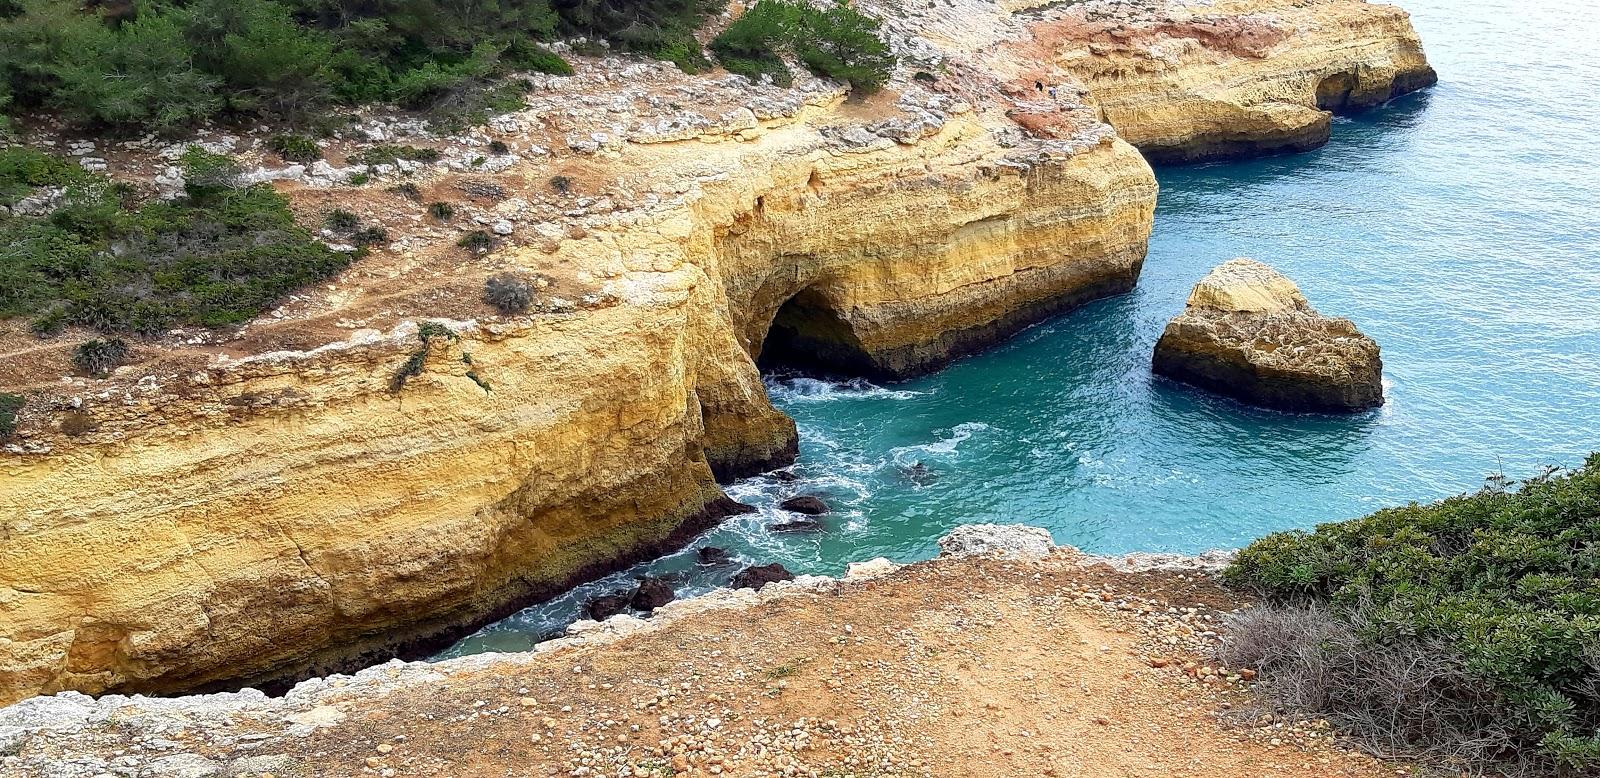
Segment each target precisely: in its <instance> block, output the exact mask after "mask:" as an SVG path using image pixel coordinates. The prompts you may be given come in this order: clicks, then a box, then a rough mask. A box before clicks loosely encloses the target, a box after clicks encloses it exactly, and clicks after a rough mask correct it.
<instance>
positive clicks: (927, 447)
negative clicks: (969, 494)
mask: <svg viewBox="0 0 1600 778" xmlns="http://www.w3.org/2000/svg"><path fill="white" fill-rule="evenodd" d="M988 429H991V428H990V426H989V425H987V424H984V423H983V422H981V421H967V422H962V423H960V424H957V425H956V426H955V427H953V428H951V430H950V436H949V437H944V438H940V439H938V440H935V441H933V442H932V443H921V444H918V445H915V446H896V447H895V448H892V449H889V459H890V461H892V462H894V464H896V465H898V466H900V467H910V466H911V465H914V464H916V463H917V462H918V461H920V460H921V458H922V457H926V456H934V457H948V456H950V455H953V454H955V453H956V451H957V450H958V449H959V448H960V447H961V444H962V443H963V442H965V441H967V440H969V439H971V438H972V436H973V435H975V434H977V433H979V432H982V431H984V430H988Z"/></svg>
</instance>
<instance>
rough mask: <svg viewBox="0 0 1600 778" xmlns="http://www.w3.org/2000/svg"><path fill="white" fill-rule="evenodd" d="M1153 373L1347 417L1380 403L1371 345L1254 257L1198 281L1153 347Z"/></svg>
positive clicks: (1377, 364) (1379, 374) (1379, 369)
mask: <svg viewBox="0 0 1600 778" xmlns="http://www.w3.org/2000/svg"><path fill="white" fill-rule="evenodd" d="M1153 368H1154V370H1155V372H1156V374H1158V375H1163V376H1167V377H1168V378H1173V379H1176V380H1179V381H1183V382H1184V383H1188V384H1193V385H1195V386H1199V387H1201V388H1204V389H1208V390H1211V391H1214V392H1217V393H1219V394H1225V395H1227V396H1229V397H1234V398H1237V399H1239V400H1243V401H1245V402H1248V403H1252V404H1255V405H1261V406H1265V407H1268V408H1277V409H1280V410H1288V411H1323V412H1329V411H1331V412H1351V411H1360V410H1364V409H1366V408H1371V407H1374V406H1377V405H1382V404H1383V360H1382V358H1381V357H1380V354H1379V349H1378V344H1377V343H1375V342H1373V340H1372V339H1371V338H1369V337H1367V336H1366V335H1363V334H1361V332H1360V331H1359V330H1357V329H1356V325H1355V324H1354V323H1353V322H1351V321H1350V320H1349V319H1337V318H1332V317H1328V316H1323V315H1322V314H1320V313H1317V311H1316V309H1315V308H1312V307H1311V304H1310V303H1309V302H1307V301H1306V298H1305V297H1304V296H1303V295H1301V293H1300V289H1299V287H1297V286H1295V284H1294V282H1293V281H1291V280H1289V279H1288V278H1286V277H1285V276H1284V275H1283V274H1281V273H1279V272H1277V271H1276V270H1273V269H1272V268H1271V267H1268V266H1267V265H1265V264H1262V263H1260V262H1257V261H1255V260H1253V259H1234V260H1230V261H1228V262H1224V263H1223V264H1221V265H1219V266H1218V267H1217V268H1216V269H1214V270H1212V271H1211V273H1210V274H1208V275H1207V276H1206V277H1205V278H1203V279H1201V280H1200V283H1198V284H1196V285H1195V287H1194V291H1193V292H1191V293H1190V295H1189V302H1188V305H1187V306H1186V307H1185V308H1184V311H1183V313H1182V314H1179V315H1178V316H1177V317H1176V318H1174V319H1173V320H1172V321H1171V322H1170V323H1169V324H1167V328H1166V330H1165V331H1164V332H1163V333H1162V334H1161V339H1160V340H1159V341H1157V343H1156V351H1155V359H1154V362H1153Z"/></svg>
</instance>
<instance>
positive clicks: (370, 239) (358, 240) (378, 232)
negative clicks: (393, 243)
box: [350, 225, 389, 248]
mask: <svg viewBox="0 0 1600 778" xmlns="http://www.w3.org/2000/svg"><path fill="white" fill-rule="evenodd" d="M387 240H389V231H388V230H386V229H384V228H383V227H381V226H377V225H374V226H371V227H364V228H362V229H359V230H356V232H355V234H353V235H351V236H350V242H352V243H354V244H356V245H357V246H361V247H362V248H366V247H367V246H376V245H378V244H379V243H383V242H385V241H387Z"/></svg>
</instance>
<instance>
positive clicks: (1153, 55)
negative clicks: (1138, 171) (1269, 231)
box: [1037, 0, 1438, 163]
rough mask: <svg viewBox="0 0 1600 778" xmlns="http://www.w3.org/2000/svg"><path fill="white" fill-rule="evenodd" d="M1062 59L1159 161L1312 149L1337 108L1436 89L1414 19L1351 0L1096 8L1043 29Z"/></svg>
mask: <svg viewBox="0 0 1600 778" xmlns="http://www.w3.org/2000/svg"><path fill="white" fill-rule="evenodd" d="M1037 34H1038V35H1039V38H1040V39H1041V40H1049V41H1059V42H1060V43H1058V44H1056V45H1053V46H1052V48H1053V50H1054V51H1055V53H1056V54H1055V64H1056V65H1057V66H1058V67H1060V68H1062V69H1063V70H1065V71H1067V73H1069V74H1070V76H1071V82H1072V83H1073V84H1074V85H1075V86H1079V87H1081V89H1082V90H1083V91H1084V92H1085V93H1086V96H1087V99H1088V101H1089V102H1090V103H1091V104H1093V105H1095V106H1096V107H1098V109H1099V110H1100V113H1101V116H1102V117H1103V118H1104V119H1105V120H1106V121H1107V122H1109V123H1110V124H1111V125H1112V126H1113V127H1115V128H1116V129H1117V133H1118V134H1119V135H1121V136H1122V137H1123V139H1125V140H1127V141H1128V142H1129V143H1132V144H1133V145H1135V146H1137V147H1139V149H1140V150H1141V151H1143V152H1144V154H1145V156H1146V157H1147V158H1148V159H1149V160H1150V161H1151V162H1154V163H1190V162H1205V161H1213V160H1220V159H1236V158H1241V157H1252V156H1259V155H1262V154H1270V153H1278V152H1296V151H1306V150H1309V149H1313V148H1316V147H1318V146H1321V145H1322V144H1324V143H1326V142H1327V141H1328V135H1329V131H1330V125H1331V122H1330V112H1332V113H1345V112H1354V111H1360V110H1363V109H1367V108H1372V107H1374V106H1377V105H1380V104H1382V103H1384V102H1386V101H1388V100H1390V99H1393V98H1394V97H1397V96H1399V95H1403V94H1407V93H1409V92H1414V91H1417V90H1419V89H1422V88H1425V87H1428V86H1431V85H1433V84H1434V83H1435V82H1436V81H1437V80H1438V77H1437V76H1436V75H1435V73H1434V71H1433V68H1432V67H1430V66H1429V65H1428V62H1427V59H1426V58H1425V57H1424V55H1423V52H1422V43H1421V41H1420V40H1419V39H1418V37H1417V34H1416V31H1415V30H1413V29H1412V27H1411V21H1410V17H1409V15H1408V14H1407V13H1406V12H1405V11H1403V10H1401V9H1399V8H1396V7H1394V6H1390V5H1380V4H1376V3H1352V2H1344V1H1343V0H1313V1H1312V2H1278V1H1274V0H1267V1H1266V2H1263V1H1262V0H1223V1H1222V2H1217V3H1214V4H1208V5H1205V6H1194V7H1192V8H1183V7H1181V6H1164V5H1163V4H1160V3H1155V4H1149V5H1145V6H1140V7H1137V8H1133V9H1129V8H1127V7H1122V8H1119V9H1118V10H1117V11H1115V12H1108V11H1105V10H1102V9H1098V8H1096V7H1095V6H1094V5H1093V4H1087V5H1084V6H1081V7H1080V9H1079V11H1078V12H1077V13H1072V14H1068V15H1067V16H1065V17H1063V18H1061V19H1058V20H1052V21H1050V22H1047V23H1045V24H1043V25H1041V27H1040V28H1039V29H1038V30H1037Z"/></svg>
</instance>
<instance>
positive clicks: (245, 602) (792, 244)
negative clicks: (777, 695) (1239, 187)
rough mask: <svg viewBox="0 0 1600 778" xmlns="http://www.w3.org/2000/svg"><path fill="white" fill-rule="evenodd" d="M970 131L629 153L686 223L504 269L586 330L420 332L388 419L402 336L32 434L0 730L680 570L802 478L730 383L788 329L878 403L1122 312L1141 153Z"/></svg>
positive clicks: (1143, 186)
mask: <svg viewBox="0 0 1600 778" xmlns="http://www.w3.org/2000/svg"><path fill="white" fill-rule="evenodd" d="M820 115H821V116H823V117H824V118H826V117H828V116H829V114H827V113H823V114H820ZM988 121H991V120H984V119H980V118H979V117H977V116H974V115H973V114H972V113H971V112H970V111H966V110H965V109H961V110H953V111H952V112H951V113H950V114H949V115H948V118H947V121H945V122H944V124H943V126H942V127H938V128H932V129H930V130H929V131H928V132H927V133H926V135H925V136H924V137H920V138H916V139H914V142H899V141H896V140H893V139H890V138H886V137H882V136H879V135H870V134H869V135H867V136H863V137H861V138H860V139H858V140H857V141H852V142H842V141H839V140H837V139H833V138H830V137H829V136H828V135H827V134H825V133H823V132H820V131H819V130H818V129H817V128H815V127H813V126H805V125H801V126H791V127H788V128H785V129H781V130H775V131H772V132H756V133H750V134H749V135H748V137H747V138H746V139H744V140H738V141H736V140H733V139H726V138H722V139H718V140H717V142H715V143H710V142H687V143H677V144H651V145H648V146H639V147H637V148H632V147H630V148H625V149H624V150H623V151H622V154H623V157H624V158H623V160H622V162H621V163H619V164H627V165H630V166H634V165H637V166H638V168H639V169H641V170H650V171H652V172H653V174H654V175H658V176H663V177H666V180H677V181H683V182H685V185H686V189H687V191H686V193H685V195H684V196H682V197H680V198H676V199H674V200H672V201H670V202H663V203H662V204H661V205H660V206H658V207H654V208H641V209H635V210H631V211H627V212H619V213H617V214H614V215H613V216H612V218H611V223H610V224H609V225H608V226H607V227H605V228H603V229H595V230H592V231H590V232H589V233H588V234H587V235H586V236H585V237H584V238H583V239H581V240H570V239H569V240H565V241H562V242H560V244H559V245H558V246H557V247H556V248H555V250H554V252H553V253H546V252H545V250H543V249H533V248H530V249H527V250H525V253H524V254H523V255H521V257H522V259H521V260H519V261H526V262H527V263H529V266H534V265H537V266H539V267H546V266H556V267H559V266H563V265H569V266H575V267H579V268H582V269H583V271H584V272H585V273H587V274H588V275H589V276H590V277H593V278H595V279H599V280H600V282H601V288H602V290H603V291H602V292H601V293H600V294H599V295H596V297H595V300H594V301H592V303H591V304H590V305H588V306H586V307H579V308H578V309H576V310H573V311H570V312H566V313H552V314H542V315H536V316H529V317H519V318H516V319H514V320H507V321H500V322H495V323H479V322H472V321H454V322H444V323H445V324H446V326H449V327H451V328H452V329H454V330H455V331H456V333H457V334H456V337H455V338H454V339H450V338H445V337H434V338H431V339H430V340H429V341H428V342H427V343H428V345H427V352H426V360H425V366H424V370H423V371H422V373H421V375H419V376H416V377H414V378H411V379H410V380H409V381H407V382H406V384H405V386H404V388H403V389H400V390H398V391H396V390H394V388H393V387H392V386H391V380H392V378H391V377H392V375H393V374H394V372H395V370H396V366H397V365H399V364H400V363H402V362H403V361H404V360H405V359H406V358H407V356H408V354H411V353H415V352H416V351H417V350H418V349H421V348H423V341H422V340H421V339H419V337H418V336H417V334H416V333H417V327H416V325H415V324H414V323H410V322H406V323H401V324H399V325H397V326H396V327H394V328H393V329H391V330H389V331H387V332H383V333H379V332H374V331H367V332H358V333H355V334H353V335H352V336H351V337H350V338H349V339H347V340H346V341H343V342H340V343H336V344H333V345H330V346H326V347H322V348H319V349H316V350H313V351H310V352H293V353H284V354H265V355H252V356H245V357H243V358H230V359H224V358H221V357H213V358H212V360H211V361H209V362H207V363H205V364H203V365H201V366H200V367H198V368H197V369H192V370H185V371H183V372H181V373H178V372H175V373H172V374H169V375H164V376H161V377H160V378H151V379H150V380H148V381H144V382H142V383H141V386H140V387H136V388H131V389H130V390H129V393H128V394H127V395H126V397H115V398H105V400H106V401H98V400H97V399H96V398H93V397H90V398H88V401H87V402H84V403H82V408H81V410H76V411H73V412H74V413H78V414H81V415H84V416H87V417H89V418H90V419H92V421H91V422H89V423H90V424H91V425H92V426H94V427H95V429H96V431H95V432H93V433H91V434H90V435H88V436H86V437H81V438H76V439H69V438H67V437H66V436H65V435H63V434H60V433H59V432H56V431H55V430H54V429H53V428H52V427H49V426H35V427H32V428H29V429H25V430H24V435H23V437H22V438H21V439H20V440H21V442H20V443H18V444H14V447H13V449H12V451H11V452H10V453H8V454H7V455H6V456H5V457H4V458H3V459H0V482H3V483H4V484H5V493H4V502H5V507H4V510H3V514H4V518H3V522H4V523H3V525H0V526H3V528H4V537H5V542H4V543H3V544H0V627H3V629H0V701H9V700H14V699H17V698H19V697H22V696H26V695H29V694H34V693H38V692H50V691H54V690H58V689H66V688H72V689H80V690H85V691H89V692H102V691H108V690H117V691H142V692H166V691H173V690H180V689H196V688H212V687H217V686H229V685H237V684H240V683H250V684H259V683H264V682H269V681H273V680H277V679H284V678H293V677H299V676H303V675H305V674H308V673H315V672H323V671H328V670H332V669H338V668H349V667H352V666H357V665H360V664H364V663H367V662H369V661H371V659H373V658H375V657H377V656H381V655H386V654H392V653H395V652H402V653H403V652H405V651H406V649H407V648H408V647H423V646H428V645H434V644H436V643H437V641H439V640H440V639H446V638H449V637H450V636H453V635H455V634H459V633H460V631H461V630H462V629H466V628H470V627H473V626H475V625H477V624H481V623H482V622H483V621H484V620H486V619H490V618H493V617H497V616H499V615H501V614H504V613H505V612H507V611H508V610H510V609H513V608H516V607H519V606H521V605H524V604H526V603H528V602H530V601H532V600H535V599H538V598H540V597H543V596H548V595H550V594H552V593H554V592H556V591H558V590H560V589H561V588H563V587H565V586H569V585H571V584H573V583H575V582H577V581H579V580H583V579H586V578H592V577H594V576H596V575H598V574H600V573H603V572H607V571H609V570H612V569H616V568H617V567H618V566H620V565H624V564H627V563H629V562H631V561H634V560H637V559H639V558H642V557H644V556H647V555H650V554H653V553H660V552H661V551H663V550H666V549H668V548H670V547H672V546H673V545H674V544H675V543H679V542H682V541H683V540H685V539H687V537H688V536H689V535H692V534H693V533H695V532H698V531H700V530H703V529H704V528H706V527H707V526H708V525H709V523H710V522H712V521H714V520H715V519H716V518H717V517H719V516H720V515H722V514H724V513H726V512H727V511H729V510H730V509H731V506H730V505H729V504H728V501H727V498H725V497H724V496H723V495H722V493H721V492H720V491H719V489H718V487H717V485H716V483H715V481H714V474H720V475H723V476H725V477H727V476H732V475H737V474H741V473H747V472H752V471H755V470H759V469H762V468H765V467H770V466H774V465H778V464H783V463H785V462H786V461H787V460H788V459H789V458H792V456H793V454H794V451H795V435H794V427H793V423H792V422H791V421H789V420H788V419H787V418H785V417H784V416H782V415H781V414H779V413H777V412H776V411H774V410H773V409H772V407H771V406H770V405H769V404H768V402H767V400H766V397H765V394H764V392H763V386H762V383H761V380H760V376H759V374H758V372H757V370H756V367H755V364H754V361H753V357H754V356H755V355H756V354H758V353H759V352H760V350H761V347H762V343H763V340H764V336H765V334H766V330H767V327H768V324H769V323H770V322H771V321H772V319H773V318H774V316H775V315H777V314H778V311H779V309H780V307H782V306H783V305H784V304H785V302H786V301H788V300H790V299H792V298H795V297H796V296H797V295H802V294H803V295H805V299H806V301H807V305H810V306H812V308H811V310H813V311H818V312H821V313H822V314H825V315H827V316H829V317H831V319H832V321H833V322H834V323H833V324H832V325H830V327H829V328H815V329H813V328H810V327H807V326H803V325H802V326H800V327H799V328H798V329H797V330H796V333H797V338H798V339H799V342H800V343H801V344H804V343H807V342H809V343H810V344H812V347H813V348H815V349H816V350H817V351H818V352H819V353H821V352H826V354H827V357H828V358H832V357H833V355H835V354H838V355H844V354H848V355H849V359H851V360H854V361H853V362H851V363H850V364H851V367H852V369H853V368H854V367H856V366H860V367H862V368H864V369H868V370H869V371H870V372H877V373H883V374H903V373H906V372H910V371H913V370H916V369H920V368H926V367H928V366H931V365H936V364H939V363H941V362H942V361H944V360H946V359H948V358H950V357H951V356H953V355H956V354H959V353H962V352H963V351H966V350H969V349H971V348H973V347H975V346H976V345H979V344H981V343H983V342H985V341H987V340H990V339H993V338H995V337H1000V336H1002V335H1004V334H1005V333H1007V332H1009V331H1011V330H1014V329H1015V328H1016V327H1018V326H1021V325H1022V324H1025V323H1027V322H1029V321H1032V320H1034V319H1036V318H1038V317H1039V316H1042V315H1045V314H1047V313H1051V312H1054V311H1057V310H1062V309H1064V308H1065V307H1066V306H1068V305H1070V304H1072V303H1074V302H1077V301H1079V300H1082V299H1087V298H1089V297H1092V296H1095V295H1100V294H1106V293H1111V292H1115V291H1121V290H1124V289H1127V288H1129V287H1130V286H1131V285H1132V283H1133V281H1134V278H1135V276H1136V275H1137V272H1138V268H1139V264H1140V262H1141V261H1142V259H1143V256H1144V242H1145V239H1146V236H1147V234H1148V232H1149V229H1150V218H1151V213H1152V210H1153V202H1154V195H1155V185H1154V181H1153V178H1152V176H1151V173H1150V171H1149V168H1148V166H1146V165H1145V163H1144V162H1143V160H1142V159H1140V157H1139V155H1138V153H1137V152H1136V151H1135V150H1134V149H1133V148H1132V147H1130V146H1128V145H1127V144H1124V143H1122V142H1120V141H1116V140H1114V139H1113V138H1112V137H1111V136H1110V135H1102V136H1099V137H1095V138H1090V139H1087V140H1083V141H1080V142H1075V143H1072V144H1069V143H1064V142H1055V141H1049V142H1043V141H1028V142H1026V143H1023V144H1021V145H1016V144H1013V145H1012V146H1011V147H1009V148H1007V147H1002V146H1000V145H998V144H997V143H996V140H995V134H994V133H993V132H992V130H991V128H990V126H988V125H987V124H986V122H988ZM806 339H809V341H807V340H806ZM803 347H804V346H802V348H803ZM469 372H470V373H471V374H472V376H469V375H468V373H469ZM480 382H481V383H480ZM484 384H487V387H488V388H486V387H485V386H484ZM80 399H81V398H80ZM33 418H34V422H33V423H34V424H35V425H38V424H39V423H40V422H39V420H38V419H37V417H33ZM49 423H50V422H49V421H48V420H45V421H44V424H49Z"/></svg>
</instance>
